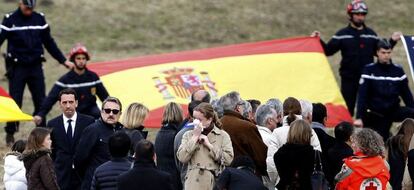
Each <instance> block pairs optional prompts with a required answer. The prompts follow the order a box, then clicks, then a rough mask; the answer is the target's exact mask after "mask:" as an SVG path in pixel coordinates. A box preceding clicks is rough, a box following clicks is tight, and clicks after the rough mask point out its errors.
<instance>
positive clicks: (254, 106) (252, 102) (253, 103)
mask: <svg viewBox="0 0 414 190" xmlns="http://www.w3.org/2000/svg"><path fill="white" fill-rule="evenodd" d="M246 101H247V102H249V103H250V105H251V106H252V112H253V113H256V110H257V108H258V107H259V106H260V104H261V102H260V101H259V100H255V99H250V100H246Z"/></svg>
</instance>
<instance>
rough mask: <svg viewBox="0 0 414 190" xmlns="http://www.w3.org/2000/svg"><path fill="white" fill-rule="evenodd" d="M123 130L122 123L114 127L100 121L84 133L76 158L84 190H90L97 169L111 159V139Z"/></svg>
mask: <svg viewBox="0 0 414 190" xmlns="http://www.w3.org/2000/svg"><path fill="white" fill-rule="evenodd" d="M123 130H124V129H123V126H122V125H121V124H120V123H118V124H117V125H116V126H115V127H114V126H112V125H108V124H106V123H104V122H103V121H102V119H99V120H96V121H95V123H93V124H91V125H89V126H88V127H87V128H86V129H85V130H84V131H83V134H82V137H81V139H80V141H79V144H78V146H77V152H76V153H75V158H74V161H75V168H76V170H78V173H79V174H80V175H81V177H83V180H82V186H81V189H82V190H90V186H91V182H92V177H93V174H94V172H95V169H96V168H97V167H98V166H100V165H101V164H103V163H105V162H106V161H109V160H110V159H111V155H110V153H109V148H108V140H109V137H110V136H111V135H113V134H114V133H115V132H116V131H123Z"/></svg>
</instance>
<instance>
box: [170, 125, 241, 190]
mask: <svg viewBox="0 0 414 190" xmlns="http://www.w3.org/2000/svg"><path fill="white" fill-rule="evenodd" d="M192 136H193V131H192V130H190V131H187V132H186V133H185V134H184V137H183V139H182V141H181V145H180V147H179V148H178V151H177V157H178V160H179V161H180V162H182V163H188V169H187V175H186V177H185V184H184V189H186V190H193V189H194V190H203V189H205V190H211V189H213V187H214V185H215V184H214V175H215V173H217V172H218V171H219V169H220V163H223V164H224V165H225V166H228V165H230V163H231V161H232V160H233V157H234V153H233V147H232V144H231V140H230V136H229V135H228V134H227V133H226V132H225V131H224V130H221V129H219V128H217V127H214V128H213V130H212V131H211V132H210V133H209V134H208V135H207V137H208V140H209V141H210V143H211V144H212V145H213V147H214V148H213V149H212V150H209V149H208V148H207V147H206V146H204V145H202V144H199V143H198V142H194V141H193V140H192Z"/></svg>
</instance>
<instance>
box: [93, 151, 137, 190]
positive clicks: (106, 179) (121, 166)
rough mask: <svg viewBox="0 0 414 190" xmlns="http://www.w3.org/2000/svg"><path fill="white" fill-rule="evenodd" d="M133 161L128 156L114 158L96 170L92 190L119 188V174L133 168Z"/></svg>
mask: <svg viewBox="0 0 414 190" xmlns="http://www.w3.org/2000/svg"><path fill="white" fill-rule="evenodd" d="M131 164H132V163H131V162H130V161H129V160H128V159H127V158H113V159H112V160H111V161H108V162H105V163H104V164H102V165H100V166H99V167H98V168H96V170H95V174H94V175H93V179H92V185H91V190H98V189H100V190H117V189H118V176H119V175H121V174H123V173H125V172H127V171H128V170H129V169H131Z"/></svg>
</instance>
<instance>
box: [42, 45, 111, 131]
mask: <svg viewBox="0 0 414 190" xmlns="http://www.w3.org/2000/svg"><path fill="white" fill-rule="evenodd" d="M89 59H90V55H89V52H88V50H87V49H86V47H85V46H84V45H82V44H80V43H78V44H76V45H75V46H74V47H73V48H72V49H71V51H70V53H69V60H70V61H71V62H73V63H75V67H74V68H73V70H71V71H69V72H68V73H66V74H65V75H63V76H62V77H60V79H59V80H58V81H56V83H55V84H54V85H53V87H52V89H51V90H50V92H49V94H48V95H47V97H46V99H45V100H44V101H43V103H42V106H41V108H40V111H39V112H38V114H37V115H36V116H35V117H34V122H35V123H36V124H40V123H42V122H44V118H45V116H46V115H47V114H48V113H49V111H50V110H51V109H52V107H53V105H54V104H55V103H56V101H58V99H59V92H60V91H61V90H63V89H66V88H72V89H74V90H75V91H76V94H77V95H78V97H79V100H78V101H79V102H78V107H77V111H78V112H79V113H82V114H85V115H90V116H92V117H94V118H96V119H98V118H99V117H100V110H99V108H98V106H97V105H96V96H98V97H99V99H100V100H101V101H104V100H105V99H106V98H107V97H108V96H109V94H108V91H107V90H106V88H105V87H104V85H103V84H102V81H101V80H100V79H99V76H98V75H97V74H96V73H95V72H93V71H90V70H88V69H87V67H86V64H87V62H88V61H89Z"/></svg>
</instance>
